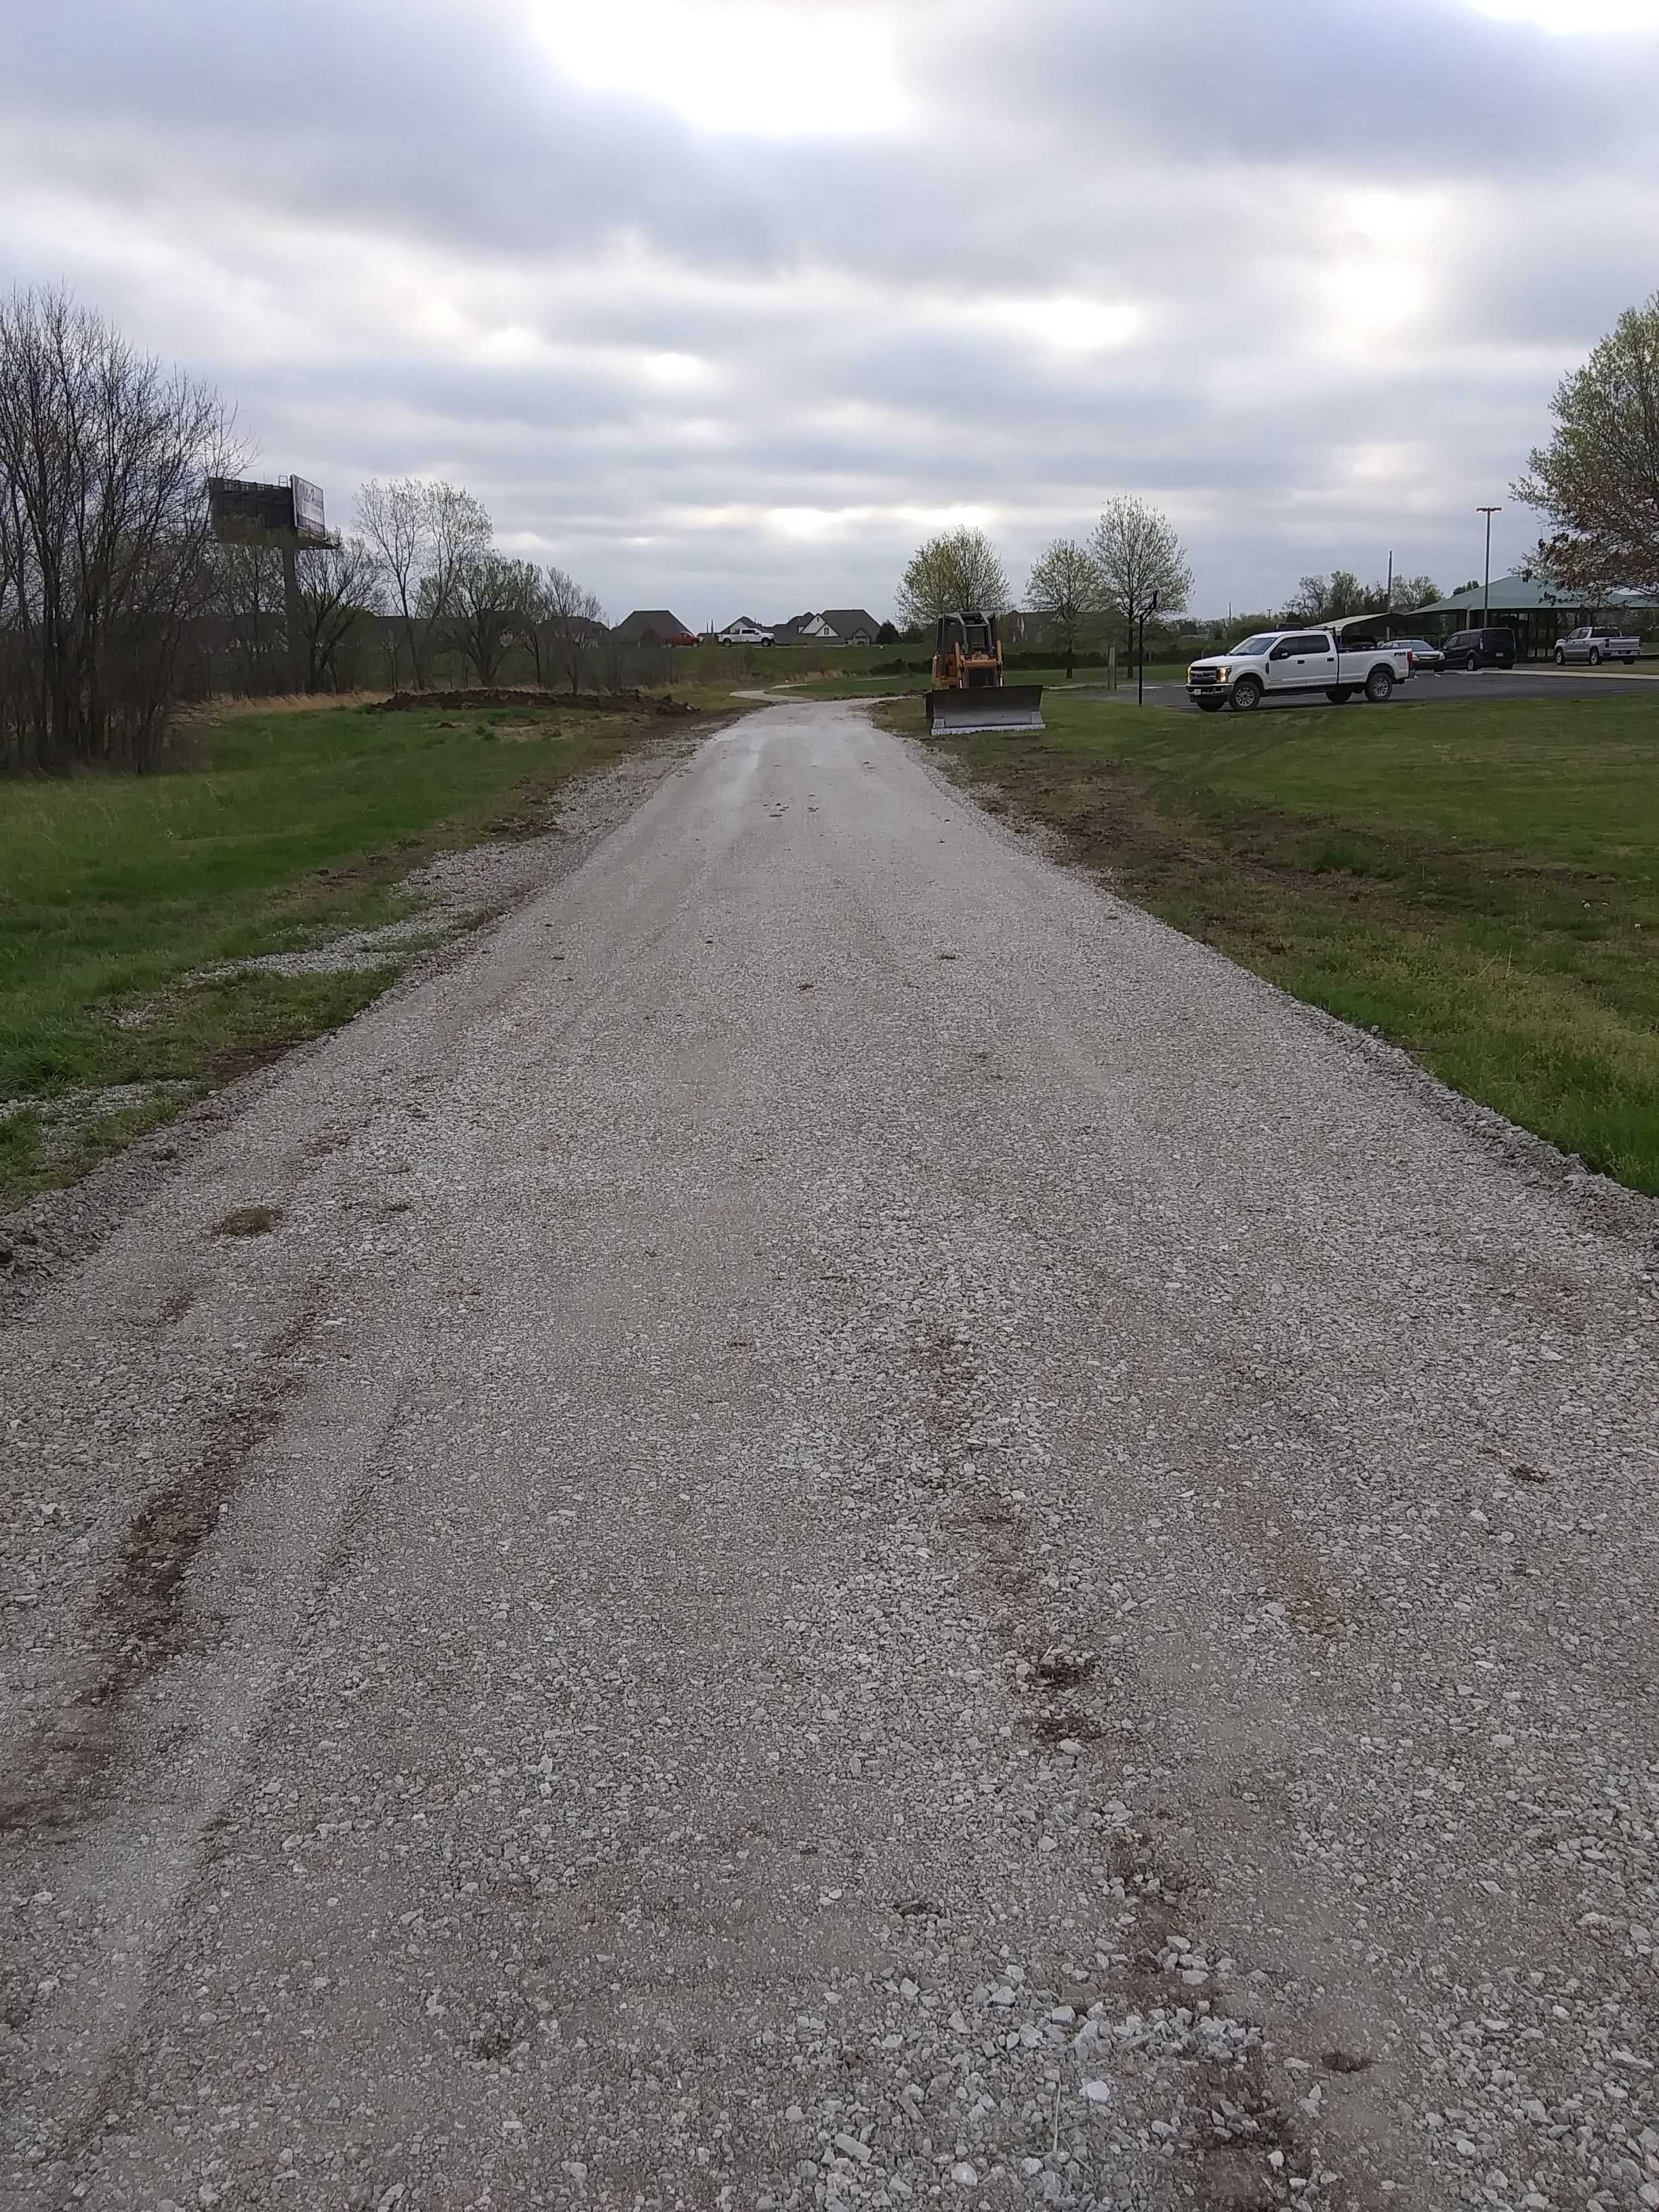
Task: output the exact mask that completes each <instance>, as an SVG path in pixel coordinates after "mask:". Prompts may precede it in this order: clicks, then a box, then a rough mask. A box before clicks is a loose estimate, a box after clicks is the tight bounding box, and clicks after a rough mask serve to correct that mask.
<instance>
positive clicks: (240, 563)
mask: <svg viewBox="0 0 1659 2212" xmlns="http://www.w3.org/2000/svg"><path fill="white" fill-rule="evenodd" d="M207 573H208V578H209V592H210V605H211V607H212V611H213V612H214V613H215V614H216V616H217V617H218V618H219V621H220V622H221V623H222V624H223V626H224V633H223V634H224V641H225V644H226V646H227V647H228V651H229V655H230V661H231V666H232V669H233V670H234V675H235V678H236V680H237V681H238V682H239V683H240V684H241V686H242V689H243V690H245V691H250V692H255V693H258V692H264V691H280V690H283V689H285V688H286V685H287V683H288V670H289V659H288V631H287V624H286V622H285V620H284V613H285V609H284V604H283V598H284V595H283V556H282V553H281V551H280V550H279V549H278V548H277V547H276V545H274V544H262V543H259V542H258V541H255V542H252V543H251V544H233V545H216V546H215V547H213V549H212V550H211V553H210V557H209V561H208V564H207Z"/></svg>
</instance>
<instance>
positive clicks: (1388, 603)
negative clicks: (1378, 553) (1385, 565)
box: [1383, 553, 1394, 622]
mask: <svg viewBox="0 0 1659 2212" xmlns="http://www.w3.org/2000/svg"><path fill="white" fill-rule="evenodd" d="M1383 619H1384V620H1385V621H1389V622H1392V620H1393V619H1394V556H1393V554H1392V553H1390V554H1389V580H1388V582H1387V583H1386V584H1385V585H1384V586H1383Z"/></svg>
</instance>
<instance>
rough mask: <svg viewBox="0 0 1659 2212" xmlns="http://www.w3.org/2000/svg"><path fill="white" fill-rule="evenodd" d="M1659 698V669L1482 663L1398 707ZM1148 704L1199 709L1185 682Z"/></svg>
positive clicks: (1162, 690) (1315, 701) (1109, 694)
mask: <svg viewBox="0 0 1659 2212" xmlns="http://www.w3.org/2000/svg"><path fill="white" fill-rule="evenodd" d="M1082 696H1085V697H1086V698H1100V699H1118V700H1121V699H1123V698H1124V697H1125V696H1133V684H1130V685H1127V686H1120V687H1119V689H1118V690H1116V691H1097V692H1086V693H1084V694H1083V695H1082ZM1609 697H1612V698H1619V699H1627V698H1638V699H1643V698H1645V699H1659V672H1654V671H1642V670H1639V669H1622V668H1620V669H1608V670H1607V671H1604V672H1601V673H1599V674H1595V675H1591V674H1590V673H1589V672H1588V671H1581V670H1578V669H1565V670H1561V671H1557V670H1555V669H1553V668H1513V669H1507V668H1481V669H1477V670H1476V671H1475V672H1474V674H1473V675H1466V674H1465V673H1464V672H1463V671H1462V670H1456V669H1454V670H1450V671H1448V672H1447V673H1446V674H1444V675H1442V676H1414V677H1413V678H1412V680H1411V682H1410V683H1409V684H1401V686H1400V688H1399V690H1397V691H1396V692H1395V695H1394V697H1393V699H1392V701H1391V702H1389V703H1390V704H1391V705H1393V706H1397V707H1401V706H1421V705H1423V704H1424V703H1425V702H1429V703H1431V704H1432V703H1433V702H1436V701H1440V702H1444V701H1446V700H1448V699H1560V698H1567V699H1605V698H1609ZM1146 703H1147V705H1148V706H1157V707H1184V708H1188V710H1189V711H1190V712H1191V713H1193V714H1197V713H1198V711H1199V709H1198V708H1196V707H1194V705H1193V702H1192V701H1191V700H1190V699H1189V698H1188V696H1187V687H1186V685H1185V684H1182V683H1167V684H1148V685H1147V686H1146ZM1329 703H1330V702H1329V701H1328V699H1327V698H1326V696H1325V695H1324V693H1323V692H1322V691H1316V692H1315V693H1314V694H1313V695H1312V696H1311V697H1309V698H1297V699H1274V700H1272V701H1270V702H1267V704H1266V705H1264V706H1263V707H1261V708H1257V710H1256V711H1257V712H1258V713H1264V714H1265V713H1282V712H1285V711H1286V710H1287V709H1289V708H1293V707H1328V706H1329ZM1349 703H1350V705H1351V706H1352V707H1364V705H1365V704H1366V702H1365V701H1364V700H1363V699H1360V698H1358V697H1357V696H1356V697H1355V698H1354V699H1353V700H1352V701H1351V702H1349Z"/></svg>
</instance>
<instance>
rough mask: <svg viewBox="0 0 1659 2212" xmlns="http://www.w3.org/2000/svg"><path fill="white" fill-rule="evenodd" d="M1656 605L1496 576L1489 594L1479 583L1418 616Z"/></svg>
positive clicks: (1632, 595) (1645, 599)
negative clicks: (1486, 609) (1579, 593)
mask: <svg viewBox="0 0 1659 2212" xmlns="http://www.w3.org/2000/svg"><path fill="white" fill-rule="evenodd" d="M1653 604H1654V602H1653V599H1652V596H1651V594H1650V593H1645V592H1623V591H1615V592H1608V593H1607V597H1606V598H1605V599H1582V598H1580V597H1578V596H1577V594H1575V593H1574V592H1566V591H1563V590H1561V589H1560V587H1559V586H1557V585H1554V584H1545V583H1541V582H1540V581H1539V580H1538V579H1537V578H1536V577H1535V576H1519V575H1510V576H1494V577H1493V578H1492V589H1491V591H1490V592H1487V591H1486V590H1485V589H1484V587H1483V586H1480V584H1471V585H1470V586H1469V588H1468V591H1466V592H1453V593H1452V595H1451V597H1450V599H1437V600H1436V601H1435V603H1434V605H1432V606H1431V607H1419V608H1418V609H1417V610H1416V611H1417V613H1419V615H1465V614H1479V613H1480V610H1481V608H1482V607H1490V608H1491V609H1492V612H1493V613H1494V614H1499V613H1509V612H1513V613H1519V612H1521V611H1522V610H1523V609H1526V608H1529V607H1545V608H1553V609H1554V610H1555V611H1556V612H1557V613H1559V614H1564V615H1584V616H1586V617H1588V616H1590V615H1595V614H1600V613H1601V611H1603V610H1604V609H1606V608H1610V607H1632V608H1637V607H1641V608H1646V607H1650V606H1652V605H1653Z"/></svg>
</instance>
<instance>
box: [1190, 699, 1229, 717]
mask: <svg viewBox="0 0 1659 2212" xmlns="http://www.w3.org/2000/svg"><path fill="white" fill-rule="evenodd" d="M1226 703H1227V702H1226V701H1225V699H1200V700H1199V702H1197V704H1198V711H1199V713H1200V714H1219V713H1220V712H1221V710H1222V708H1224V707H1225V705H1226Z"/></svg>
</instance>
